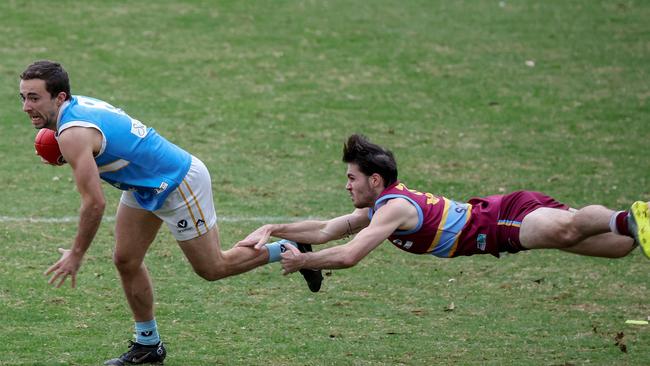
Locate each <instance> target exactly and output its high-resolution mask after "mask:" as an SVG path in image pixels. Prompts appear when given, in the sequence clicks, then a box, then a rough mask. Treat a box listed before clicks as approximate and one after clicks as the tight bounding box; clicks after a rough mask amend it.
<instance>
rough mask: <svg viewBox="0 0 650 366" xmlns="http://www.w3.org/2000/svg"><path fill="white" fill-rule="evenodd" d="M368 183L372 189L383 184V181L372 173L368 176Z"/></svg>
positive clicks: (379, 176)
mask: <svg viewBox="0 0 650 366" xmlns="http://www.w3.org/2000/svg"><path fill="white" fill-rule="evenodd" d="M370 183H372V185H373V187H377V186H380V185H383V184H384V179H383V178H382V177H381V175H379V174H377V173H372V175H371V176H370Z"/></svg>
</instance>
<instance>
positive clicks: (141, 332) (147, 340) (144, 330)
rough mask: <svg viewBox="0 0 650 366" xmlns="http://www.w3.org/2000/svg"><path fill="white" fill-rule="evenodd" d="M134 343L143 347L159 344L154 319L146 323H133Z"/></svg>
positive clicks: (156, 325)
mask: <svg viewBox="0 0 650 366" xmlns="http://www.w3.org/2000/svg"><path fill="white" fill-rule="evenodd" d="M135 341H136V342H137V343H140V344H144V345H155V344H158V342H160V335H159V334H158V324H156V319H153V320H149V321H148V322H135Z"/></svg>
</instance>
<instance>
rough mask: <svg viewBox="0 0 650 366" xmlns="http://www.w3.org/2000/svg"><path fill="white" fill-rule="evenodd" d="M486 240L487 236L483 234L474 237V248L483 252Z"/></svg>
mask: <svg viewBox="0 0 650 366" xmlns="http://www.w3.org/2000/svg"><path fill="white" fill-rule="evenodd" d="M486 238H487V236H486V235H485V234H478V236H477V237H476V247H477V248H478V249H479V250H480V251H482V252H484V251H485V247H486V246H487V243H486Z"/></svg>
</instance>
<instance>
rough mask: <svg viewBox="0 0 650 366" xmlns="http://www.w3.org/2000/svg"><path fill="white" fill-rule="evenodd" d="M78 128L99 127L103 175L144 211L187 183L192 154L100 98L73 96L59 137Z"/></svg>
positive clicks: (62, 117) (62, 118) (61, 116)
mask: <svg viewBox="0 0 650 366" xmlns="http://www.w3.org/2000/svg"><path fill="white" fill-rule="evenodd" d="M73 126H81V127H90V128H96V129H97V130H99V132H101V134H102V147H101V150H100V151H99V153H98V154H97V156H95V162H96V163H97V167H98V168H99V176H100V177H101V178H102V179H103V180H105V181H106V182H108V183H110V184H111V185H113V186H115V187H117V188H119V189H122V190H130V191H133V192H134V196H135V198H136V199H137V201H138V203H139V204H140V205H141V206H142V208H144V209H146V210H150V211H153V210H156V209H158V208H160V206H161V205H162V204H163V202H164V201H165V198H167V196H168V195H169V193H171V192H172V191H173V190H174V189H176V188H177V187H178V185H179V184H180V183H181V182H182V181H183V178H184V177H185V175H186V174H187V172H188V170H189V168H190V164H191V162H192V157H191V155H190V154H189V153H188V152H187V151H185V150H183V149H181V148H180V147H178V146H176V145H174V144H173V143H171V142H169V141H167V140H166V139H165V138H163V137H162V136H160V135H159V134H158V133H157V132H156V130H154V129H153V128H150V127H147V126H145V125H144V124H142V123H141V122H140V121H138V120H137V119H134V118H131V117H130V116H129V115H127V114H126V113H124V111H122V110H121V109H119V108H115V107H113V106H112V105H110V104H108V103H106V102H103V101H101V100H98V99H94V98H89V97H83V96H77V95H76V96H73V97H72V99H71V100H70V101H68V102H66V103H65V104H63V106H61V110H60V112H59V120H58V123H57V134H60V133H61V132H63V130H65V129H66V128H69V127H73Z"/></svg>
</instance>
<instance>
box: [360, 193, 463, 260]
mask: <svg viewBox="0 0 650 366" xmlns="http://www.w3.org/2000/svg"><path fill="white" fill-rule="evenodd" d="M394 198H403V199H405V200H407V201H409V202H410V203H411V204H412V205H413V206H414V207H415V208H416V210H417V211H418V224H417V226H416V227H414V228H413V229H411V230H408V231H404V230H397V231H395V232H394V233H393V234H391V235H390V236H389V237H388V240H389V241H390V242H391V243H393V244H394V245H395V246H396V247H398V248H400V249H402V250H405V251H407V252H410V253H416V254H425V253H429V254H433V255H435V256H437V257H445V258H446V257H453V256H454V253H455V252H456V249H457V247H458V242H459V238H460V236H461V233H462V230H463V228H464V227H465V225H466V224H467V221H468V220H469V217H470V214H471V212H472V206H471V205H469V204H467V203H459V202H456V201H452V200H449V199H447V198H445V197H439V196H434V195H433V194H431V193H422V192H418V191H415V190H412V189H408V188H407V187H406V186H405V185H404V184H402V183H400V182H396V183H394V184H392V185H391V186H389V187H388V188H386V189H385V190H384V191H383V192H382V193H381V194H380V195H379V197H378V198H377V200H376V201H375V205H374V207H372V208H371V209H370V210H369V214H368V215H369V217H370V219H371V220H372V216H373V214H374V212H376V211H377V210H378V209H379V208H380V207H381V206H383V205H384V204H386V202H388V201H389V200H391V199H394Z"/></svg>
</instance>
